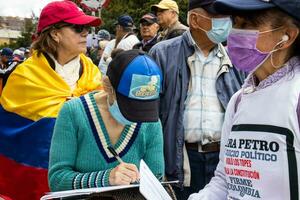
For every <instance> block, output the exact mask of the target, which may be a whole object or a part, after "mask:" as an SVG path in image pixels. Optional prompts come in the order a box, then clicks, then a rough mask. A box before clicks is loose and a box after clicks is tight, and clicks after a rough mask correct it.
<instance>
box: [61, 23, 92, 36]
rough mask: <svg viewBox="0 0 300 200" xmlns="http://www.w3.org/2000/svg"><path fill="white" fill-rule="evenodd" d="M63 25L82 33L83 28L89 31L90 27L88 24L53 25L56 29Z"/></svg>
mask: <svg viewBox="0 0 300 200" xmlns="http://www.w3.org/2000/svg"><path fill="white" fill-rule="evenodd" d="M64 27H69V28H71V29H72V30H73V31H74V32H75V33H78V34H79V33H82V32H83V31H84V30H86V31H87V32H89V31H90V29H91V27H90V26H88V25H79V24H64V25H61V26H58V27H55V28H56V29H61V28H64Z"/></svg>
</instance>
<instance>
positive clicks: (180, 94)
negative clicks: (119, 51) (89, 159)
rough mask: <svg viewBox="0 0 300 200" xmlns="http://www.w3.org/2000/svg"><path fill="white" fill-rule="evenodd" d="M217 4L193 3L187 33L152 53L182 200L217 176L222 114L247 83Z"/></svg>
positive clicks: (168, 154) (172, 175) (168, 152)
mask: <svg viewBox="0 0 300 200" xmlns="http://www.w3.org/2000/svg"><path fill="white" fill-rule="evenodd" d="M214 1H215V0H189V12H188V24H189V26H190V27H189V30H188V31H186V32H185V33H183V34H182V36H180V37H177V38H173V39H171V40H167V41H164V42H161V43H158V44H157V45H155V46H154V47H152V49H151V50H150V54H151V55H152V56H153V57H154V59H155V60H156V61H157V63H158V64H159V65H160V66H161V68H162V71H163V75H164V79H163V80H164V82H163V86H162V94H161V99H160V119H161V122H162V125H163V133H164V147H165V150H164V152H165V164H166V176H167V178H168V180H176V179H179V181H180V185H179V186H180V188H175V191H176V195H177V197H178V199H187V198H188V196H189V195H190V194H191V193H194V192H198V191H199V190H200V189H202V188H203V187H204V186H205V185H206V184H207V183H208V182H209V181H210V179H211V178H212V176H213V175H214V170H215V169H216V166H217V164H218V161H219V150H220V138H221V127H222V124H223V119H224V113H225V110H226V107H227V104H228V102H229V99H230V98H231V96H232V95H233V94H234V93H235V92H236V91H238V90H239V89H240V87H241V85H242V83H243V80H244V76H243V74H241V73H239V72H238V71H237V69H235V68H234V67H233V65H232V64H231V61H230V59H229V57H228V55H227V53H226V50H225V48H224V46H223V45H222V42H224V41H226V39H227V36H228V34H229V32H230V30H231V27H232V22H231V19H230V17H229V16H224V15H219V14H218V13H216V12H215V11H214V10H213V9H212V4H213V3H214ZM183 186H184V187H183Z"/></svg>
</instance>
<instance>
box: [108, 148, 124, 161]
mask: <svg viewBox="0 0 300 200" xmlns="http://www.w3.org/2000/svg"><path fill="white" fill-rule="evenodd" d="M107 149H108V150H109V152H110V153H111V154H112V155H114V157H115V158H116V159H117V160H118V161H119V163H123V160H122V159H121V158H120V156H119V154H118V153H117V152H116V151H115V149H114V148H113V147H112V146H108V147H107Z"/></svg>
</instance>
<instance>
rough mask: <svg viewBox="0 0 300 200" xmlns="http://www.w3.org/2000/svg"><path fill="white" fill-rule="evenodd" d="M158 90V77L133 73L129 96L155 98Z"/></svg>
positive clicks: (143, 98)
mask: <svg viewBox="0 0 300 200" xmlns="http://www.w3.org/2000/svg"><path fill="white" fill-rule="evenodd" d="M159 91H160V77H159V76H158V75H153V76H146V75H139V74H133V75H132V80H131V85H130V91H129V97H131V98H133V99H140V100H151V99H157V98H158V94H159Z"/></svg>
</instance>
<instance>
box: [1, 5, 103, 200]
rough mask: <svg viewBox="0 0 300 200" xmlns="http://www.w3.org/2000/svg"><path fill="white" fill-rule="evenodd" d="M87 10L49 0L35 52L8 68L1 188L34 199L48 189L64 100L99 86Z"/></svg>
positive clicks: (93, 23) (97, 21) (95, 21)
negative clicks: (53, 141)
mask: <svg viewBox="0 0 300 200" xmlns="http://www.w3.org/2000/svg"><path fill="white" fill-rule="evenodd" d="M100 23H101V20H100V19H99V18H96V17H93V16H88V15H85V14H84V13H83V11H82V10H81V9H79V8H78V7H77V6H76V4H75V3H73V2H71V1H53V2H51V3H49V4H47V5H46V6H45V7H44V8H43V10H42V12H41V15H40V18H39V22H38V26H37V33H38V38H37V39H36V41H35V43H34V44H33V45H32V48H33V54H32V56H31V57H30V58H28V59H26V60H25V61H24V62H23V63H22V64H20V65H18V67H17V68H16V69H15V70H14V71H13V72H12V73H11V75H10V76H9V78H8V80H7V83H6V85H5V87H4V89H3V92H2V96H1V99H0V101H1V107H0V163H1V167H0V193H1V194H3V195H6V196H9V197H11V198H12V199H14V200H19V199H21V200H27V199H28V200H29V199H30V200H34V199H40V197H41V196H42V195H43V194H44V193H45V192H47V191H49V188H48V182H47V171H48V170H47V169H48V161H49V148H50V140H51V137H52V132H53V128H54V123H55V120H56V117H57V115H58V112H59V110H60V108H61V106H62V105H63V103H64V102H65V101H67V100H69V99H71V98H73V97H78V96H81V95H83V94H85V93H87V92H90V91H93V90H96V89H101V74H100V72H99V70H98V68H97V66H95V65H94V64H93V63H92V62H91V60H90V59H89V58H87V57H86V56H85V55H84V54H85V53H86V36H87V34H88V28H89V26H99V25H100Z"/></svg>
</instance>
